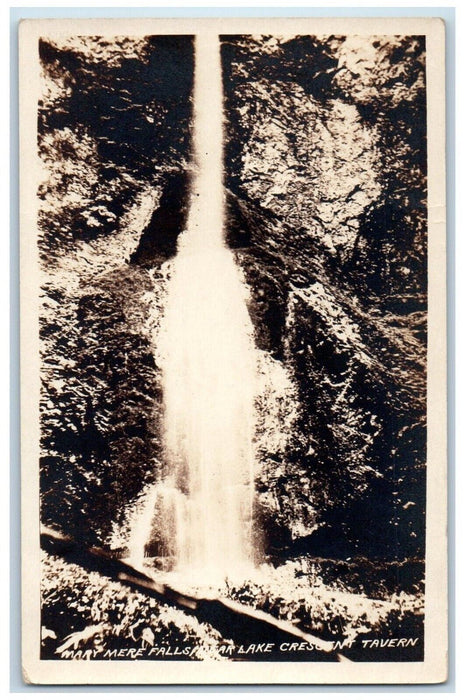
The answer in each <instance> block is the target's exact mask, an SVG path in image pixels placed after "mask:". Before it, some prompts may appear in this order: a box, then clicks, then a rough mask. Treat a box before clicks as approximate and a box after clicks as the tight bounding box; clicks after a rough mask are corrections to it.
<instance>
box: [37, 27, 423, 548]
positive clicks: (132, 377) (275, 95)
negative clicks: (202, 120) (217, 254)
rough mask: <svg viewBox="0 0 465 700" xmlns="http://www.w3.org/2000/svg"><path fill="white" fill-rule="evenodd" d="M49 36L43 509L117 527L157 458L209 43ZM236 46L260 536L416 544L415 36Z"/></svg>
mask: <svg viewBox="0 0 465 700" xmlns="http://www.w3.org/2000/svg"><path fill="white" fill-rule="evenodd" d="M40 55H41V61H42V67H43V86H44V90H43V94H44V99H43V102H42V103H41V105H40V109H39V149H40V153H41V156H42V160H43V164H44V170H45V175H44V182H43V184H42V185H41V188H40V191H39V196H40V198H41V200H42V201H41V214H40V221H39V226H40V253H41V259H42V266H43V273H44V284H43V292H44V293H43V300H42V301H43V314H42V325H41V339H42V360H43V374H42V376H43V391H42V416H43V422H42V463H41V493H42V518H43V521H44V522H45V523H47V524H49V525H55V526H57V527H58V528H60V529H61V530H64V531H65V532H67V533H70V534H73V535H75V536H77V537H79V538H81V539H82V540H84V541H87V542H89V543H90V542H102V541H104V542H107V543H110V544H112V543H113V546H117V544H118V542H120V541H122V540H124V531H125V528H127V521H128V512H129V511H130V509H131V505H132V504H134V503H135V501H136V499H137V498H138V496H139V495H140V493H141V491H142V490H143V488H144V486H146V485H147V484H150V483H151V482H152V481H153V480H154V478H156V476H157V474H161V473H162V472H163V469H164V465H163V447H162V437H161V417H162V402H163V397H162V392H161V383H160V373H159V370H158V367H157V354H156V347H155V348H154V340H153V339H154V337H156V331H157V328H158V326H159V323H160V319H161V318H162V315H163V303H164V296H165V293H166V283H167V276H168V274H169V266H167V265H166V261H169V259H170V257H171V256H172V255H173V254H174V253H175V248H176V238H177V235H178V234H179V232H180V231H181V230H182V229H183V226H184V224H185V219H186V209H187V200H188V196H187V193H188V184H189V183H188V180H189V167H190V166H189V163H190V131H189V126H190V123H191V112H192V105H191V91H192V76H193V61H194V54H193V42H192V40H191V38H189V37H183V38H180V37H147V38H144V39H130V38H119V39H118V38H116V39H115V40H114V41H112V42H108V41H105V40H103V39H101V38H98V37H95V38H92V39H89V38H82V39H80V38H76V39H73V40H70V41H69V42H64V43H63V44H60V45H58V44H56V43H53V42H51V41H47V40H46V39H44V40H43V41H42V42H41V46H40ZM222 59H223V70H224V91H225V119H226V122H227V124H226V128H225V136H226V144H225V177H226V182H225V184H226V187H227V241H228V244H229V245H230V246H231V247H232V248H233V249H234V250H235V253H236V258H237V262H238V264H239V266H240V268H241V269H242V271H243V274H244V279H245V281H246V282H247V284H248V286H249V288H250V301H249V311H250V315H251V318H252V321H253V324H254V328H255V341H256V345H257V348H258V351H259V377H260V392H259V395H258V397H257V430H256V455H257V477H256V487H257V517H259V519H260V521H261V527H262V529H263V533H264V534H263V539H264V547H265V551H266V552H267V553H268V554H270V555H273V556H275V557H276V558H277V560H280V559H282V558H285V557H288V556H291V555H293V554H303V553H309V554H315V555H322V556H338V557H341V556H344V557H347V556H352V555H354V554H357V553H358V554H361V555H366V556H370V557H381V558H390V559H397V560H401V559H403V558H405V557H406V556H418V555H420V556H421V555H422V554H423V547H424V511H425V457H426V455H425V448H426V442H425V440H426V439H425V428H426V425H425V421H426V419H425V410H426V406H425V395H426V375H425V361H426V360H425V356H426V347H425V343H426V126H425V116H426V115H425V64H424V41H423V38H422V37H390V38H386V37H372V38H370V39H368V38H365V39H363V40H361V39H360V38H357V37H326V38H315V37H297V38H292V39H288V40H284V39H282V40H280V39H276V38H271V37H245V36H244V37H239V36H225V37H222ZM212 294H214V290H212ZM161 528H162V524H161ZM115 533H116V535H115ZM115 543H116V544H115Z"/></svg>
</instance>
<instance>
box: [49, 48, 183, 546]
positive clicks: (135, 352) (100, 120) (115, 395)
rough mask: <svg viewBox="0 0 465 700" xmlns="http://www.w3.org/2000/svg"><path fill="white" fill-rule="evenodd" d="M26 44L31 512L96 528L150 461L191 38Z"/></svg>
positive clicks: (68, 528) (134, 491) (156, 429)
mask: <svg viewBox="0 0 465 700" xmlns="http://www.w3.org/2000/svg"><path fill="white" fill-rule="evenodd" d="M39 49H40V57H41V63H42V70H43V82H42V85H43V100H42V102H41V104H40V105H39V140H38V144H39V152H40V155H41V158H42V162H43V165H44V169H45V174H46V175H45V177H44V181H43V184H42V185H41V187H40V190H39V196H40V198H41V210H40V214H39V227H40V235H39V247H40V253H41V259H42V267H43V272H44V274H45V278H46V279H47V283H46V284H45V285H44V287H43V297H42V314H41V353H42V367H43V372H42V379H43V386H42V460H41V492H42V499H41V512H42V519H43V521H44V522H45V523H47V524H49V525H54V526H56V527H58V528H59V529H62V530H64V531H65V532H69V533H71V534H74V535H76V536H77V537H79V538H81V539H84V540H87V541H90V542H102V540H107V539H108V537H109V535H110V534H111V530H112V528H113V527H114V524H115V522H116V523H118V522H119V523H122V522H124V519H125V517H126V510H127V506H128V503H129V504H130V503H131V501H132V500H133V499H134V498H135V497H136V496H137V495H138V494H139V493H140V491H141V489H142V488H143V487H144V485H145V484H146V483H147V482H151V481H152V480H153V478H154V475H155V474H156V473H157V471H158V470H159V469H160V468H161V465H160V460H161V437H160V432H161V428H160V420H161V418H160V417H161V410H162V396H161V389H160V376H159V372H158V369H157V367H156V363H155V360H154V335H155V333H156V328H157V324H158V319H159V317H160V315H161V314H162V310H163V297H164V285H165V282H164V274H163V273H162V272H160V271H159V268H160V265H161V264H162V263H163V262H164V261H165V260H166V259H167V258H168V257H169V256H170V255H172V254H173V252H174V249H175V245H176V237H177V235H178V233H179V231H178V230H177V229H178V228H180V227H182V225H183V221H182V220H183V217H184V216H185V206H186V204H185V191H184V190H186V188H187V185H186V184H185V177H184V175H183V173H184V172H185V163H186V162H187V161H188V158H189V134H188V123H189V120H190V115H191V104H190V99H189V98H190V91H191V85H192V76H193V45H192V40H191V38H190V37H183V38H176V37H175V38H173V37H169V36H166V37H141V38H134V39H131V38H124V37H122V38H120V39H115V41H113V42H108V41H106V40H103V39H102V38H99V37H93V38H86V39H84V38H82V39H81V38H79V37H77V38H74V39H71V40H69V41H67V40H63V42H62V43H61V44H54V43H52V42H50V41H48V40H45V39H44V40H42V41H41V42H40V46H39ZM179 173H181V176H179ZM183 182H184V185H183ZM163 232H164V234H163Z"/></svg>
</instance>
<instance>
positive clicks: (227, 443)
mask: <svg viewBox="0 0 465 700" xmlns="http://www.w3.org/2000/svg"><path fill="white" fill-rule="evenodd" d="M194 109H195V113H194V134H193V136H194V155H195V163H194V165H195V174H194V177H193V182H192V191H191V199H190V209H189V216H188V221H187V227H186V231H184V232H183V234H182V235H181V236H180V237H179V242H178V252H177V255H176V258H175V259H174V261H173V267H172V272H171V277H170V280H169V286H168V298H167V304H166V308H165V317H164V321H163V329H162V332H161V333H160V337H159V339H158V346H159V362H160V363H161V365H162V373H163V391H164V406H165V408H164V422H165V436H164V437H165V452H166V460H167V463H168V474H167V477H166V479H165V481H164V483H162V484H160V485H159V496H160V498H161V500H162V501H163V504H162V505H161V506H160V504H159V508H161V510H162V511H164V514H165V515H164V516H163V515H162V516H161V517H165V518H166V523H167V528H168V529H169V528H172V532H171V535H170V539H171V541H172V542H171V544H172V549H173V554H174V558H175V561H176V569H177V570H179V571H182V572H183V574H185V575H186V576H194V577H195V576H197V577H200V578H201V579H202V581H203V582H205V583H210V582H212V581H214V580H217V579H218V578H221V577H224V576H225V575H227V574H230V573H233V572H237V571H238V570H240V569H242V568H243V567H244V566H245V567H247V566H249V565H250V562H251V560H252V532H251V530H252V501H253V469H252V464H253V455H252V430H253V403H254V384H255V369H256V368H255V350H254V345H253V341H252V327H251V322H250V318H249V316H248V312H247V307H246V297H247V291H246V288H245V285H244V284H243V282H242V280H241V276H240V273H239V270H238V268H237V267H236V265H235V262H234V258H233V255H232V253H231V251H230V250H229V249H228V248H227V247H226V246H225V243H224V234H223V220H224V188H223V144H222V131H223V129H222V126H223V125H222V120H223V105H222V81H221V62H220V48H219V40H218V37H197V39H196V63H195V82H194ZM170 523H171V525H170Z"/></svg>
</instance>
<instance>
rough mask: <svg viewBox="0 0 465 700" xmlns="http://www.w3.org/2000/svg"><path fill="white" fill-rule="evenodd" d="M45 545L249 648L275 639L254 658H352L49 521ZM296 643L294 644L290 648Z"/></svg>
mask: <svg viewBox="0 0 465 700" xmlns="http://www.w3.org/2000/svg"><path fill="white" fill-rule="evenodd" d="M40 540H41V547H42V549H43V550H44V551H46V552H48V553H49V554H53V555H58V556H60V557H62V558H63V559H65V560H66V561H68V562H71V563H75V564H79V565H80V566H82V567H83V568H85V569H86V570H87V571H97V572H99V573H100V574H103V575H104V576H108V577H109V578H112V579H116V580H117V581H120V582H121V583H122V584H123V585H126V586H128V587H129V588H133V589H136V590H138V591H140V592H142V593H145V595H148V596H151V597H153V598H156V599H157V600H158V601H159V602H162V603H165V604H166V603H168V604H170V605H175V606H177V607H179V608H181V609H182V610H184V611H185V612H188V613H190V614H193V615H195V616H196V617H197V619H198V620H199V621H200V622H207V623H209V624H211V625H212V627H214V628H215V629H216V630H218V631H219V632H220V634H221V635H222V636H223V637H224V639H227V640H232V641H233V642H234V643H235V645H236V646H237V647H241V646H242V648H243V649H244V650H245V649H246V648H247V647H250V646H253V645H255V646H257V645H258V644H260V645H263V646H266V645H272V646H273V651H272V652H270V651H266V652H264V653H263V655H261V653H260V652H258V654H257V653H254V656H253V658H254V660H260V659H266V660H268V661H271V660H276V659H279V660H281V661H286V660H291V659H292V660H295V658H296V654H295V650H296V649H297V648H298V647H300V652H302V651H303V650H304V651H305V653H301V654H299V658H301V659H302V660H305V661H348V659H346V658H345V657H344V656H343V655H342V654H340V653H339V652H337V651H335V650H334V649H333V644H332V642H329V641H326V640H323V639H319V638H318V637H316V636H315V635H313V634H309V633H308V632H304V631H303V630H301V629H299V628H298V627H296V626H295V625H293V624H291V623H289V622H285V621H283V620H278V619H277V618H275V617H273V616H272V615H269V614H268V613H265V612H263V611H261V610H256V609H255V608H251V607H249V606H247V605H243V604H242V603H238V602H236V601H233V600H229V599H226V598H215V597H211V598H210V597H205V596H197V595H195V594H192V593H189V594H186V593H185V592H183V591H180V590H177V589H175V588H173V587H172V586H169V585H167V584H166V583H163V582H161V581H157V580H156V578H154V577H153V576H151V575H149V574H148V573H147V572H146V571H141V570H140V569H137V568H136V567H134V566H133V565H132V564H130V563H129V562H127V561H125V560H124V559H117V558H115V557H114V556H113V555H112V554H111V553H110V552H108V551H106V550H105V549H102V548H100V547H82V546H79V545H78V543H76V542H75V540H73V539H72V538H71V537H69V536H66V535H63V534H61V533H59V532H56V531H55V530H52V529H51V528H48V527H42V528H41V535H40ZM291 645H292V649H290V647H291ZM228 658H233V659H241V660H246V658H247V657H246V656H244V655H243V652H242V655H241V656H237V655H234V654H233V655H231V656H229V657H228Z"/></svg>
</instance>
